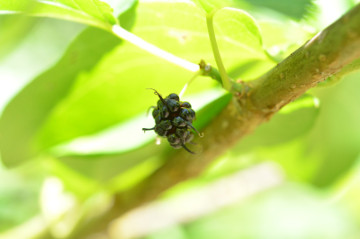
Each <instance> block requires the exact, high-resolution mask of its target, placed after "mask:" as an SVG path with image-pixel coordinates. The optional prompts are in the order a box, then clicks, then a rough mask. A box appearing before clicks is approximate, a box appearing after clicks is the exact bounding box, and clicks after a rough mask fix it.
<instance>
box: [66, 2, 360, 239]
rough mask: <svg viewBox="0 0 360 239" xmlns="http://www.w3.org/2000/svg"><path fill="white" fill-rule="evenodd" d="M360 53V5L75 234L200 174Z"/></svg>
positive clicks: (103, 224)
mask: <svg viewBox="0 0 360 239" xmlns="http://www.w3.org/2000/svg"><path fill="white" fill-rule="evenodd" d="M359 57H360V5H358V6H356V7H355V8H353V9H352V10H351V11H350V12H348V13H347V14H346V15H344V16H343V17H342V18H340V19H339V20H337V21H336V22H335V23H333V24H332V25H330V26H329V27H328V28H326V29H325V30H324V31H322V32H320V33H319V34H318V35H316V36H315V37H314V38H313V39H311V40H310V41H308V42H307V43H306V44H304V45H303V46H302V47H301V48H299V49H298V50H296V51H295V52H294V53H292V54H291V55H290V56H289V57H288V58H286V59H285V60H284V61H283V62H281V63H280V64H278V65H277V66H276V67H275V68H273V69H272V70H270V71H269V72H268V73H266V74H265V75H264V76H262V77H260V78H259V79H257V80H255V81H253V82H251V84H249V86H250V88H251V90H250V91H248V92H246V93H245V94H240V93H238V95H236V96H235V97H234V101H231V102H230V103H229V105H228V106H227V107H226V108H225V109H224V110H223V111H222V113H220V114H219V115H218V116H217V117H216V118H215V119H214V120H213V121H212V123H211V124H209V125H208V126H207V128H206V129H205V130H204V134H205V137H204V138H201V139H199V140H198V141H199V144H200V145H202V146H203V152H202V153H200V154H197V155H191V154H189V153H188V152H186V151H185V150H182V151H177V153H175V154H172V155H169V156H168V158H167V160H166V163H165V164H164V165H163V166H162V167H161V168H159V169H158V170H157V171H155V172H154V173H153V174H152V175H151V176H149V177H148V178H146V179H145V180H144V181H143V182H141V183H140V184H138V185H136V186H135V187H134V188H132V189H130V190H129V191H126V192H123V193H120V194H118V195H116V196H115V202H114V205H113V207H112V208H111V210H110V211H109V212H108V213H107V214H105V215H104V216H103V217H102V218H101V219H98V220H96V222H95V223H93V224H92V225H91V226H89V224H87V225H85V226H84V227H83V228H82V229H80V230H79V231H77V232H76V233H75V234H74V235H72V236H73V238H84V235H85V234H90V233H94V232H99V231H104V230H106V228H107V226H108V225H109V223H110V222H111V220H113V219H115V218H116V217H118V216H120V215H121V214H123V213H124V212H126V211H128V210H130V209H133V208H135V207H137V206H139V205H141V204H144V203H147V202H150V201H152V200H154V199H155V198H157V197H158V196H159V195H160V194H161V193H163V192H164V191H165V190H167V189H169V188H170V187H172V186H174V185H176V184H177V183H179V182H183V181H185V180H187V179H190V178H194V177H196V176H198V175H199V174H200V173H202V172H203V171H204V169H206V168H207V167H208V165H209V164H210V163H211V162H213V161H214V160H215V159H216V158H217V157H218V156H220V155H222V154H223V153H225V152H226V151H227V150H229V149H231V147H232V146H233V145H234V144H235V143H236V142H238V141H239V140H240V139H241V138H242V137H244V136H245V135H247V134H249V133H251V132H252V131H253V130H254V129H255V128H256V127H257V126H258V125H259V124H261V123H262V122H264V121H267V120H269V119H270V117H271V116H272V115H273V114H274V113H276V112H277V111H278V110H279V109H280V108H281V107H283V106H284V105H286V104H287V103H289V102H291V101H292V100H294V99H296V98H297V97H299V96H301V95H302V94H303V93H304V92H305V91H307V90H308V89H310V88H312V87H314V86H316V85H317V84H318V83H319V82H321V81H323V80H324V79H326V78H327V77H329V76H331V75H333V74H336V73H337V72H339V71H340V70H341V69H342V68H343V67H344V66H346V65H347V64H349V63H351V62H353V61H354V60H356V59H358V58H359ZM239 109H240V110H239ZM95 225H96V226H95Z"/></svg>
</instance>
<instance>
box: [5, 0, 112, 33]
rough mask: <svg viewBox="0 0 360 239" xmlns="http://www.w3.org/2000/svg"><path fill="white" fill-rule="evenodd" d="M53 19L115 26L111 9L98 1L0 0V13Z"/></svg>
mask: <svg viewBox="0 0 360 239" xmlns="http://www.w3.org/2000/svg"><path fill="white" fill-rule="evenodd" d="M1 12H3V13H25V14H29V15H33V16H42V17H55V18H61V19H66V20H71V21H76V22H81V23H84V24H89V25H93V26H97V27H100V28H109V27H110V26H111V25H114V24H116V22H117V21H116V18H115V17H114V16H113V14H112V9H111V8H110V7H109V5H107V4H106V3H104V2H102V1H100V0H91V1H88V0H47V1H38V0H12V1H9V0H0V13H1Z"/></svg>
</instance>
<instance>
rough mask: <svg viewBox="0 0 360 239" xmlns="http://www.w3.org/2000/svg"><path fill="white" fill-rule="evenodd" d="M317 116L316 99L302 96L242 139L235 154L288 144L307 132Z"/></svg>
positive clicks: (317, 106)
mask: <svg viewBox="0 0 360 239" xmlns="http://www.w3.org/2000/svg"><path fill="white" fill-rule="evenodd" d="M318 114H319V105H318V99H316V98H314V97H313V96H311V95H304V96H302V97H300V98H299V99H297V100H296V101H294V102H293V103H290V104H289V105H286V106H285V107H284V108H283V109H281V110H280V112H278V113H277V114H275V115H274V116H273V117H272V118H271V119H270V121H269V122H267V123H264V124H263V125H261V126H259V127H258V128H257V129H256V130H255V132H254V133H252V134H251V135H249V136H248V137H246V138H244V139H243V140H242V141H241V142H239V144H238V146H237V147H236V150H235V151H236V152H240V151H242V152H245V151H246V152H247V151H251V150H254V149H256V148H257V147H264V146H265V147H269V146H273V145H277V144H281V143H285V142H289V141H291V140H293V139H295V138H297V137H299V136H302V135H304V134H305V133H307V132H309V130H311V128H312V127H313V125H314V123H315V122H316V119H317V116H318Z"/></svg>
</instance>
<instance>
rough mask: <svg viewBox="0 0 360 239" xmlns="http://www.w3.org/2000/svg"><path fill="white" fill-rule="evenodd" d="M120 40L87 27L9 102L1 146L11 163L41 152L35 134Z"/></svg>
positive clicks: (4, 157) (0, 125)
mask: <svg viewBox="0 0 360 239" xmlns="http://www.w3.org/2000/svg"><path fill="white" fill-rule="evenodd" d="M132 16H133V15H129V16H127V18H124V19H123V20H124V21H123V23H127V22H131V21H132ZM121 17H122V16H120V18H121ZM120 42H121V41H120V40H119V39H118V38H117V37H115V36H113V35H111V34H110V33H107V32H105V31H102V30H98V29H95V28H89V29H87V30H85V31H84V32H83V33H82V34H81V35H80V36H79V37H78V38H77V39H76V40H75V41H74V42H73V43H72V44H71V46H69V48H68V50H67V51H66V53H65V54H64V56H63V57H62V59H60V61H59V62H58V63H57V64H56V65H55V66H54V67H52V68H51V69H49V70H48V71H46V72H44V73H43V74H41V75H40V76H38V77H37V78H36V79H34V81H33V82H32V83H31V84H29V85H28V86H27V87H26V88H24V89H23V91H22V92H20V93H19V94H18V95H17V96H16V97H15V98H14V99H13V100H12V101H11V102H10V103H9V105H8V106H7V107H6V109H5V110H4V113H3V116H2V118H1V120H0V132H1V134H0V149H1V155H2V160H3V161H4V163H5V164H6V165H7V166H14V165H17V164H19V163H20V162H22V161H24V160H26V159H29V158H31V157H33V156H35V155H36V154H37V152H38V151H39V149H40V148H41V147H38V146H37V145H35V143H34V137H35V135H36V133H37V132H38V130H39V128H40V127H42V125H43V123H44V121H45V119H46V118H47V116H48V115H49V114H50V113H51V111H52V110H53V108H54V106H55V105H56V104H57V103H58V102H59V101H60V100H61V99H62V98H63V97H64V96H65V95H67V94H68V93H69V91H70V90H71V87H72V86H73V83H74V80H75V79H76V77H77V76H78V75H79V74H84V72H87V71H89V70H90V69H92V68H93V67H94V66H95V65H96V64H97V63H98V61H99V60H100V59H101V58H102V57H103V56H104V55H106V54H107V53H108V52H109V51H111V50H112V49H113V48H114V47H115V46H117V45H118V44H119V43H120Z"/></svg>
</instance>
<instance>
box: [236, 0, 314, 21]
mask: <svg viewBox="0 0 360 239" xmlns="http://www.w3.org/2000/svg"><path fill="white" fill-rule="evenodd" d="M236 1H237V2H238V4H241V3H247V4H249V5H250V6H251V5H252V6H253V8H259V7H263V8H267V9H271V10H273V11H276V12H279V13H282V14H284V15H286V16H288V17H291V18H294V19H295V20H301V19H302V18H304V17H306V16H307V15H308V14H311V13H312V11H313V10H314V8H315V4H314V0H291V1H276V0H236Z"/></svg>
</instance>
